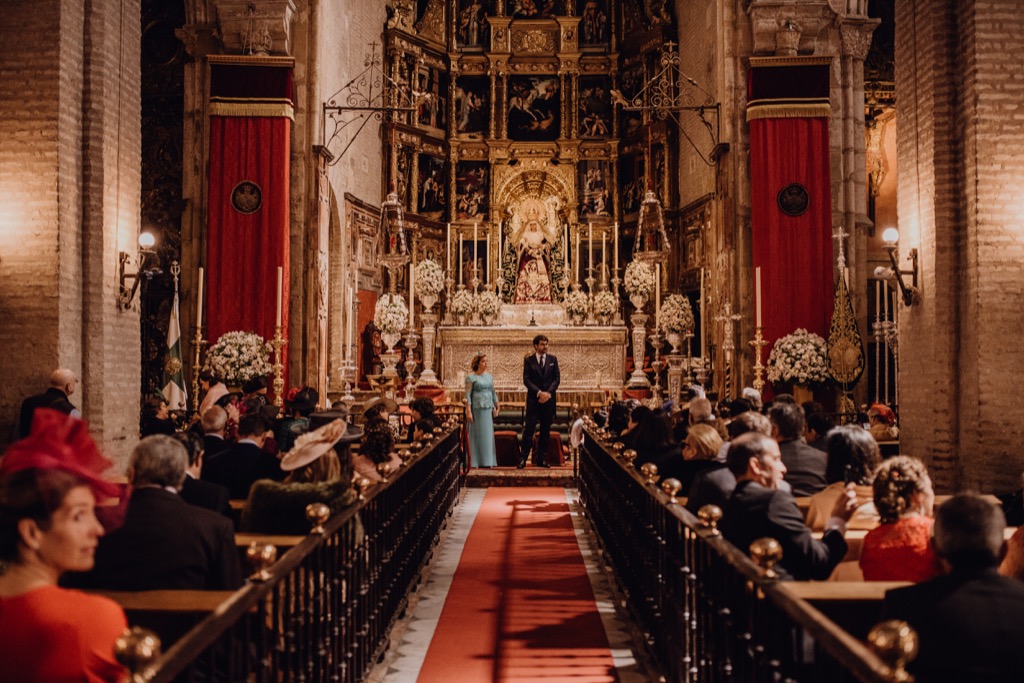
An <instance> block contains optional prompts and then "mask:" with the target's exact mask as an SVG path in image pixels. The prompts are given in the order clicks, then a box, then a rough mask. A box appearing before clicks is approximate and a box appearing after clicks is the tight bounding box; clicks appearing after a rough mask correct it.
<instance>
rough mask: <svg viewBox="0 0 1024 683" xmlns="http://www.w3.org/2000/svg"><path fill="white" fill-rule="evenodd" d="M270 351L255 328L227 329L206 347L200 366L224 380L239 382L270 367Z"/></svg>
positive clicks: (233, 382)
mask: <svg viewBox="0 0 1024 683" xmlns="http://www.w3.org/2000/svg"><path fill="white" fill-rule="evenodd" d="M272 352H273V348H272V347H271V346H270V343H269V342H267V341H265V340H264V339H263V337H261V336H259V335H258V334H256V333H255V332H228V333H226V334H223V335H221V337H220V339H218V340H217V341H216V342H214V344H213V346H211V347H210V350H209V351H207V353H206V364H205V365H204V366H203V370H209V371H210V372H212V373H213V374H214V375H216V376H217V377H218V378H219V379H221V380H223V381H224V383H225V384H228V385H231V386H241V385H243V384H245V383H246V382H248V381H249V380H251V379H254V378H256V377H266V376H268V375H270V374H271V373H272V372H273V371H274V366H273V365H271V363H270V354H271V353H272Z"/></svg>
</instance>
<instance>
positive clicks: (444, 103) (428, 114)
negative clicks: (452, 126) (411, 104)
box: [416, 65, 448, 137]
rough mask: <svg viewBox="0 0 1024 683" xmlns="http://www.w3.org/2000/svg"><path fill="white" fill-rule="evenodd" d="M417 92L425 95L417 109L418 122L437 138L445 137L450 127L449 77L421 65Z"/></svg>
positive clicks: (418, 71) (417, 73)
mask: <svg viewBox="0 0 1024 683" xmlns="http://www.w3.org/2000/svg"><path fill="white" fill-rule="evenodd" d="M416 90H417V92H419V93H422V94H423V95H424V96H423V97H421V98H420V100H419V104H418V105H417V107H416V122H417V123H418V124H419V125H420V126H421V127H423V128H426V129H427V130H429V131H430V132H431V133H433V134H434V135H436V136H437V137H444V131H445V129H446V128H447V127H448V75H447V74H445V73H442V72H441V71H439V70H437V69H432V68H430V67H429V66H426V65H420V67H419V69H418V70H417V72H416Z"/></svg>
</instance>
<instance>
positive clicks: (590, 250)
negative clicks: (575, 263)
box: [587, 223, 594, 274]
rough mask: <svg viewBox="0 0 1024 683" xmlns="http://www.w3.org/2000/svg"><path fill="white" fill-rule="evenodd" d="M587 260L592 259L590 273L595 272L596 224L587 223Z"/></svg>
mask: <svg viewBox="0 0 1024 683" xmlns="http://www.w3.org/2000/svg"><path fill="white" fill-rule="evenodd" d="M587 257H588V258H587V260H588V261H590V273H591V274H593V272H594V224H593V223H587Z"/></svg>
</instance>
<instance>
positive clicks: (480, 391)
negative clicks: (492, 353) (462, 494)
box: [466, 372, 498, 467]
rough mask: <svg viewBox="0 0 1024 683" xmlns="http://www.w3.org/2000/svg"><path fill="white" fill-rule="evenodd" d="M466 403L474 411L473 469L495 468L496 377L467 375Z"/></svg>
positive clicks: (471, 435) (471, 443)
mask: <svg viewBox="0 0 1024 683" xmlns="http://www.w3.org/2000/svg"><path fill="white" fill-rule="evenodd" d="M466 403H468V404H469V409H470V410H472V411H473V421H472V422H470V423H469V456H470V464H471V466H472V467H494V466H495V465H497V464H498V460H497V458H496V457H495V455H494V406H496V405H498V395H497V394H496V393H495V391H494V377H493V376H492V375H491V373H489V372H485V373H484V374H482V375H474V374H469V375H466Z"/></svg>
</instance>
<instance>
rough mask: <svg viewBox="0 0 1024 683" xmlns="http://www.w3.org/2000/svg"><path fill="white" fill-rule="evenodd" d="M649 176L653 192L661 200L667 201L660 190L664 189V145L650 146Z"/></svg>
mask: <svg viewBox="0 0 1024 683" xmlns="http://www.w3.org/2000/svg"><path fill="white" fill-rule="evenodd" d="M651 177H652V185H653V188H654V192H655V194H657V195H658V197H659V198H660V199H661V200H662V201H667V198H666V197H662V196H661V195H662V192H664V189H665V180H666V177H665V145H654V146H653V147H652V148H651Z"/></svg>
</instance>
